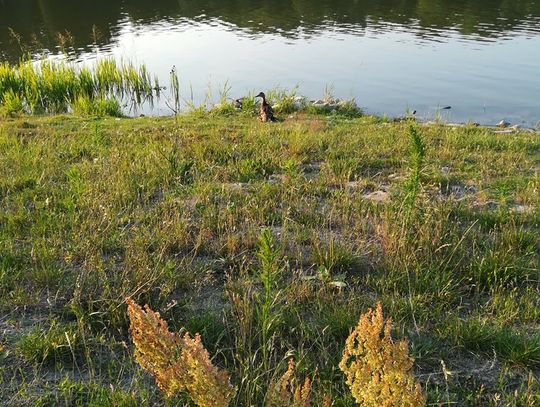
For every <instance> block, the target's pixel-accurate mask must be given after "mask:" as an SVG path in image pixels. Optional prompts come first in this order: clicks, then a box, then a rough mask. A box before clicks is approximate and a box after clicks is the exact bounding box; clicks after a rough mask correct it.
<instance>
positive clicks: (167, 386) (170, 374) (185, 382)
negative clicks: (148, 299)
mask: <svg viewBox="0 0 540 407" xmlns="http://www.w3.org/2000/svg"><path fill="white" fill-rule="evenodd" d="M126 303H127V305H128V315H129V319H130V322H131V325H130V329H129V330H130V333H131V336H132V338H133V343H134V344H135V358H136V360H137V362H138V363H139V364H140V365H141V366H142V367H143V368H144V369H145V370H147V371H149V372H150V373H151V374H152V375H153V376H154V378H155V379H156V383H157V385H158V387H159V388H160V390H161V391H162V392H163V393H164V394H165V395H166V396H168V397H171V396H174V395H176V394H178V393H180V392H186V393H188V394H189V396H190V397H191V399H192V400H193V401H194V402H195V404H196V405H198V406H204V407H225V406H227V405H228V404H229V402H230V401H231V399H232V398H233V397H234V396H235V393H236V389H235V388H234V387H233V386H232V385H231V383H230V380H229V375H228V374H227V372H226V371H223V370H221V371H220V370H219V369H217V368H216V367H215V366H213V365H212V362H211V361H210V356H209V354H208V352H207V350H206V349H205V348H204V346H203V344H202V341H201V336H200V335H199V334H196V335H195V337H194V338H192V337H191V336H190V335H189V333H186V334H185V335H184V336H180V335H179V334H178V333H172V332H170V331H169V327H168V325H167V322H165V321H164V320H163V319H161V317H160V315H159V313H158V312H154V311H152V310H151V309H150V307H149V306H148V305H146V306H145V307H144V309H143V308H141V307H140V306H139V305H137V304H136V303H135V302H134V301H132V300H131V299H127V300H126Z"/></svg>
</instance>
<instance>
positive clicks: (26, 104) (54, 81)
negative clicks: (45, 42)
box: [0, 59, 158, 114]
mask: <svg viewBox="0 0 540 407" xmlns="http://www.w3.org/2000/svg"><path fill="white" fill-rule="evenodd" d="M157 93H158V92H157V91H156V86H153V82H152V79H151V77H150V74H149V73H148V71H147V69H146V67H145V66H144V65H141V66H140V67H136V66H135V65H134V64H132V63H131V62H119V61H115V60H114V59H102V60H99V61H97V62H96V63H95V65H94V66H93V67H90V68H88V67H84V66H78V65H75V64H71V63H68V62H64V61H53V60H44V61H40V62H32V61H26V60H23V61H21V62H20V63H19V64H17V65H10V64H9V63H7V62H3V63H0V107H4V108H5V109H6V110H7V111H8V113H19V112H21V113H22V112H26V113H30V114H44V113H48V114H54V113H66V112H69V111H70V110H77V109H74V105H75V107H77V108H78V109H79V112H80V105H81V102H80V101H81V100H88V101H90V102H94V101H98V102H99V103H101V104H102V105H103V104H105V105H108V106H109V108H110V105H111V104H110V101H111V100H116V101H117V103H116V104H117V105H118V107H119V106H120V102H119V101H125V102H127V103H128V104H129V103H131V104H132V105H133V106H134V107H137V106H139V105H141V104H142V103H144V102H150V103H151V102H152V101H153V99H154V97H155V96H156V94H157ZM104 101H105V102H107V101H109V103H104ZM94 110H96V109H94ZM102 110H103V111H104V113H108V112H109V110H110V109H102ZM117 110H118V109H117V108H115V109H113V112H114V113H116V112H117ZM85 113H86V112H85ZM88 113H90V112H88Z"/></svg>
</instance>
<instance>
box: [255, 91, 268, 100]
mask: <svg viewBox="0 0 540 407" xmlns="http://www.w3.org/2000/svg"><path fill="white" fill-rule="evenodd" d="M255 97H256V98H263V99H264V98H266V95H265V94H264V93H262V92H260V93H259V94H258V95H257V96H255Z"/></svg>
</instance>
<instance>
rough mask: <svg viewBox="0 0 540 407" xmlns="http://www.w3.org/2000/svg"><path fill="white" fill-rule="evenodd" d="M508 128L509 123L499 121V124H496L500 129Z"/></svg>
mask: <svg viewBox="0 0 540 407" xmlns="http://www.w3.org/2000/svg"><path fill="white" fill-rule="evenodd" d="M508 126H510V123H508V122H507V121H505V120H501V121H500V122H499V123H497V127H500V128H501V129H504V128H506V127H508Z"/></svg>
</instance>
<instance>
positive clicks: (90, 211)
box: [0, 112, 540, 406]
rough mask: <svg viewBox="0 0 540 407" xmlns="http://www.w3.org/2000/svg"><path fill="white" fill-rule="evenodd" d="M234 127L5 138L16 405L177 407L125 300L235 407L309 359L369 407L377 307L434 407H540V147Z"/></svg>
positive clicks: (26, 130)
mask: <svg viewBox="0 0 540 407" xmlns="http://www.w3.org/2000/svg"><path fill="white" fill-rule="evenodd" d="M227 113H228V114H231V115H230V116H226V117H225V116H222V115H212V114H210V115H205V114H192V115H185V116H180V117H178V118H138V119H114V118H107V119H81V118H77V117H72V116H53V117H32V118H29V117H20V118H6V119H2V121H1V122H0V208H1V211H0V308H1V312H0V332H2V336H1V339H0V404H3V405H6V404H7V405H88V404H92V405H115V406H124V405H125V406H127V405H155V404H158V405H159V404H165V401H163V398H162V397H161V396H160V394H159V393H158V391H157V389H156V387H155V385H154V383H153V380H152V379H151V378H150V377H149V376H148V375H147V374H146V373H144V372H143V371H142V370H140V368H138V366H137V365H136V363H135V362H134V360H133V356H132V355H133V349H132V345H131V342H130V340H129V337H128V335H127V324H128V321H127V315H126V307H125V304H124V299H125V298H126V297H131V298H133V299H134V300H135V301H136V302H138V303H140V304H145V303H148V304H150V305H151V306H152V308H153V309H155V310H158V311H160V312H161V314H162V316H163V317H164V318H165V319H167V320H168V321H169V323H170V326H171V328H173V329H180V328H181V327H184V328H185V329H187V330H188V331H189V332H191V333H195V332H200V333H201V335H202V340H203V343H204V345H205V346H206V348H207V349H208V350H209V351H210V354H211V355H215V358H214V363H215V364H216V365H218V366H220V367H221V368H224V369H227V370H228V371H229V372H230V373H231V381H232V382H233V384H234V385H235V386H236V387H237V388H238V393H237V396H236V400H235V402H234V403H233V405H237V406H248V405H262V403H263V400H264V398H265V394H266V391H267V387H268V385H269V383H271V382H272V381H273V380H275V378H276V377H279V376H281V375H282V374H283V373H284V371H285V370H287V361H288V356H290V355H294V358H295V360H296V363H297V366H296V367H297V370H298V372H299V373H300V374H301V375H303V376H310V377H314V380H313V393H314V397H315V400H316V402H315V405H318V403H320V400H322V399H323V397H324V396H325V395H331V397H332V399H333V400H334V401H335V405H336V406H352V405H354V402H353V401H354V400H353V398H352V396H351V395H350V392H349V390H348V389H347V387H346V385H345V383H344V376H343V374H342V372H341V371H340V370H339V368H338V363H339V360H340V358H341V354H342V351H343V347H344V343H345V339H346V338H347V336H348V334H349V332H350V330H351V329H352V327H353V326H354V325H355V324H356V322H357V321H358V317H359V315H360V313H362V312H365V311H366V310H367V309H368V308H369V307H373V306H374V305H375V304H376V303H377V302H379V301H380V302H381V304H382V308H383V310H384V311H385V313H386V314H387V315H389V316H391V317H392V318H393V326H394V336H395V337H396V338H407V339H408V340H409V342H410V346H411V353H412V355H413V356H414V357H415V365H414V367H415V372H416V376H417V378H418V379H419V380H420V381H421V382H422V384H423V388H424V390H425V391H426V392H427V395H428V402H429V403H441V405H476V406H490V405H491V406H500V405H505V406H523V405H529V406H533V405H538V404H540V386H539V384H538V379H540V374H539V368H540V334H539V333H538V332H539V330H538V327H539V322H540V295H539V294H540V285H539V284H540V283H539V258H540V257H539V248H540V246H539V244H540V242H539V235H540V233H539V232H540V226H539V220H540V193H539V189H540V175H539V171H540V139H539V137H538V134H535V133H528V132H522V133H516V134H495V133H494V132H493V131H492V130H488V129H482V128H475V127H459V128H452V127H444V126H437V125H434V126H418V127H412V128H410V127H409V124H408V123H386V122H384V121H382V120H380V119H377V118H371V117H358V118H348V117H345V116H340V115H328V116H321V115H302V114H294V115H292V116H291V117H289V118H288V119H287V120H285V121H284V122H283V123H278V124H275V125H267V124H262V123H258V122H257V121H256V120H255V119H254V118H252V117H248V116H244V115H241V114H235V113H234V112H227ZM261 235H262V236H263V238H261ZM264 236H266V237H264ZM261 239H263V240H262V241H263V242H264V241H265V239H266V242H268V241H270V242H272V244H270V245H269V244H266V245H265V244H262V243H261ZM269 248H270V249H269ZM265 250H266V251H265ZM268 250H270V252H268ZM265 253H266V255H265ZM269 253H270V254H271V257H272V259H273V260H272V262H273V263H272V264H274V266H275V269H276V270H278V271H279V272H278V273H277V275H276V278H275V279H273V280H272V285H271V287H270V288H269V289H268V290H269V292H270V294H269V295H270V296H271V298H272V301H271V302H270V304H269V306H268V308H267V309H266V311H267V312H266V314H264V315H263V314H260V313H256V312H254V308H253V307H252V306H251V305H252V304H254V303H255V302H257V301H258V300H259V299H260V298H261V296H262V295H263V293H264V289H263V285H262V284H261V283H260V279H259V278H258V275H259V274H258V273H259V271H260V270H261V268H264V264H262V263H264V259H265V258H268V256H269V255H270V254H269ZM272 253H273V254H272ZM265 256H266V257H265ZM261 319H264V320H263V321H261ZM261 326H263V327H264V329H263V330H262V331H261V330H260V329H258V327H261ZM175 401H176V402H178V405H184V403H187V401H186V400H183V399H177V400H175ZM186 405H189V404H186Z"/></svg>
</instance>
